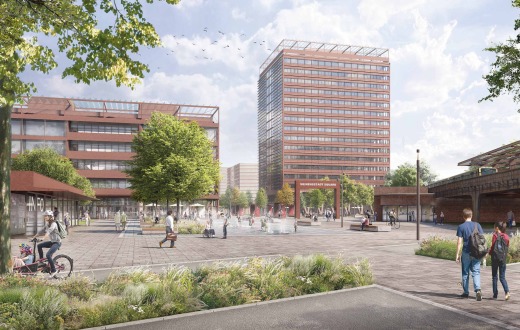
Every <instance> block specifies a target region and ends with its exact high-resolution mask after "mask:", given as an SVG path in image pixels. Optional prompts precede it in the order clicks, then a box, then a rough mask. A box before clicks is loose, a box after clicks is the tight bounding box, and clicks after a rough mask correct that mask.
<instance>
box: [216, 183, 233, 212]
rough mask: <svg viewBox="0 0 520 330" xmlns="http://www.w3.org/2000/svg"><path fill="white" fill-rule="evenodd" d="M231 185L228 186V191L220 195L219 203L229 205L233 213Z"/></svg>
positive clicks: (224, 205)
mask: <svg viewBox="0 0 520 330" xmlns="http://www.w3.org/2000/svg"><path fill="white" fill-rule="evenodd" d="M231 195H232V191H231V187H227V188H226V192H225V193H224V194H221V195H220V200H219V205H220V206H223V207H227V208H228V209H229V213H231Z"/></svg>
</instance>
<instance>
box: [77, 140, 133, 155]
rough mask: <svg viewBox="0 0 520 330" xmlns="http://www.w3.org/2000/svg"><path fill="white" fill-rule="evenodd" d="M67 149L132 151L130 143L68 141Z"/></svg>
mask: <svg viewBox="0 0 520 330" xmlns="http://www.w3.org/2000/svg"><path fill="white" fill-rule="evenodd" d="M69 149H70V150H71V151H91V152H132V143H128V142H94V141H70V142H69Z"/></svg>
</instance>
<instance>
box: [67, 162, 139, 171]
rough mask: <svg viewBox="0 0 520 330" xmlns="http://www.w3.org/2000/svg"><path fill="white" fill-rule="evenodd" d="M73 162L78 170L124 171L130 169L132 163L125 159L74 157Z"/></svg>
mask: <svg viewBox="0 0 520 330" xmlns="http://www.w3.org/2000/svg"><path fill="white" fill-rule="evenodd" d="M72 164H73V165H74V168H76V169H78V170H92V171H124V170H128V169H130V165H129V164H128V163H127V162H126V161H124V160H92V159H73V160H72Z"/></svg>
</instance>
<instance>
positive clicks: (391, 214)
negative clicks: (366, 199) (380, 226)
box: [389, 210, 395, 226]
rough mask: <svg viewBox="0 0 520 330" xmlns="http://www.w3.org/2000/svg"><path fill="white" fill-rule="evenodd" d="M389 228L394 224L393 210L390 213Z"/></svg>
mask: <svg viewBox="0 0 520 330" xmlns="http://www.w3.org/2000/svg"><path fill="white" fill-rule="evenodd" d="M389 218H390V226H391V225H392V224H394V223H395V212H394V210H392V211H390V216H389Z"/></svg>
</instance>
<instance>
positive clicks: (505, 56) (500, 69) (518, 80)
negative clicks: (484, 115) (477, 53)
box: [479, 0, 520, 112]
mask: <svg viewBox="0 0 520 330" xmlns="http://www.w3.org/2000/svg"><path fill="white" fill-rule="evenodd" d="M512 4H513V7H517V8H518V7H520V0H513V1H512ZM519 29H520V19H516V20H515V31H518V30H519ZM485 50H486V51H488V52H493V53H495V54H496V56H497V57H496V60H495V62H493V64H491V71H490V73H488V74H487V75H484V76H483V78H484V79H485V80H486V81H487V83H488V85H489V87H488V92H489V94H488V95H487V96H485V97H483V98H482V99H480V100H479V102H482V101H487V100H491V101H493V100H494V99H495V98H497V97H498V96H500V95H502V94H504V93H508V94H513V100H514V101H515V102H516V103H519V102H520V75H519V74H518V73H519V72H520V34H518V35H517V36H516V39H511V38H510V39H508V40H507V41H506V42H504V43H499V44H497V45H494V46H493V47H488V48H485ZM517 111H518V112H520V109H518V110H517Z"/></svg>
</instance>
